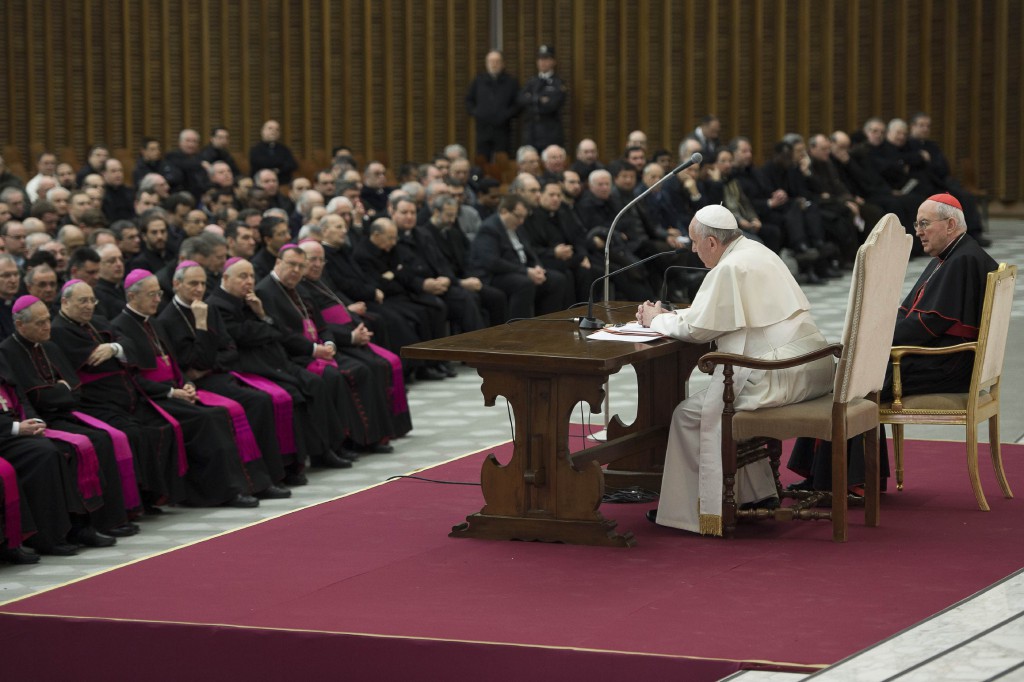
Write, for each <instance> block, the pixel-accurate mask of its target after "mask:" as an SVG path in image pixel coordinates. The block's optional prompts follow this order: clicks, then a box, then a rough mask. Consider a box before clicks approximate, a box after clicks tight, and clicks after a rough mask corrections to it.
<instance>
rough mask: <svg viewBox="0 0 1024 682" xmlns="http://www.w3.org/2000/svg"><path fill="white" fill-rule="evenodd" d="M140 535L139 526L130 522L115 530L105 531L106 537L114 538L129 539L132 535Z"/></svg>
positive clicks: (108, 529)
mask: <svg viewBox="0 0 1024 682" xmlns="http://www.w3.org/2000/svg"><path fill="white" fill-rule="evenodd" d="M138 533H139V526H138V525H137V524H134V523H132V522H130V521H129V522H128V523H124V524H121V525H120V526H116V527H114V528H107V529H105V530H104V531H103V534H104V535H109V536H110V537H112V538H127V537H131V536H132V535H138Z"/></svg>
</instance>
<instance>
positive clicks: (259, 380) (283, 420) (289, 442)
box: [231, 372, 297, 455]
mask: <svg viewBox="0 0 1024 682" xmlns="http://www.w3.org/2000/svg"><path fill="white" fill-rule="evenodd" d="M231 374H232V375H233V376H234V377H235V378H236V379H238V380H239V381H241V382H242V383H244V384H246V385H248V386H251V387H253V388H255V389H256V390H258V391H263V392H264V393H266V394H268V395H269V396H270V399H271V400H273V401H274V429H275V430H276V431H277V445H278V447H279V448H280V449H281V454H282V455H293V454H295V452H296V450H297V448H296V447H295V426H294V421H293V416H292V397H291V395H289V394H288V391H286V390H284V389H283V388H281V387H280V386H278V385H277V384H275V383H274V382H273V381H271V380H270V379H265V378H263V377H261V376H259V375H258V374H248V373H244V372H232V373H231Z"/></svg>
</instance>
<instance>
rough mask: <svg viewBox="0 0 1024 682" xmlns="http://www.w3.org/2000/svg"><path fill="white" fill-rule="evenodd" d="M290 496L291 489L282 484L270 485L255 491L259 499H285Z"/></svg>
mask: <svg viewBox="0 0 1024 682" xmlns="http://www.w3.org/2000/svg"><path fill="white" fill-rule="evenodd" d="M291 496H292V491H291V490H288V488H285V487H284V486H282V485H272V486H270V487H269V488H267V489H265V490H261V491H259V492H258V493H256V497H258V498H259V499H261V500H287V499H288V498H289V497H291Z"/></svg>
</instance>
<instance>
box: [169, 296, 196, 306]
mask: <svg viewBox="0 0 1024 682" xmlns="http://www.w3.org/2000/svg"><path fill="white" fill-rule="evenodd" d="M172 300H173V301H174V302H175V303H177V304H178V305H180V306H181V307H182V308H188V309H189V310H191V309H192V306H191V305H189V304H188V303H185V301H183V300H181V297H180V296H178V295H177V294H175V295H174V298H173V299H172Z"/></svg>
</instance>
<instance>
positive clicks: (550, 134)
mask: <svg viewBox="0 0 1024 682" xmlns="http://www.w3.org/2000/svg"><path fill="white" fill-rule="evenodd" d="M537 71H538V72H539V73H538V74H537V75H536V76H534V77H533V78H531V79H530V80H528V81H526V86H525V87H524V88H523V89H522V90H521V91H520V93H519V106H520V107H522V110H523V117H524V120H523V144H524V145H525V144H529V145H533V146H534V147H535V148H536V149H544V148H545V147H547V146H548V145H552V144H557V145H559V146H561V147H564V146H565V133H564V131H563V130H562V121H561V119H560V118H559V112H560V111H561V109H562V106H563V105H564V104H565V102H566V99H567V97H568V89H567V88H566V87H565V83H563V82H562V79H561V78H559V77H558V76H556V75H555V49H554V48H553V47H551V46H550V45H541V46H540V47H539V48H538V49H537Z"/></svg>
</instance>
